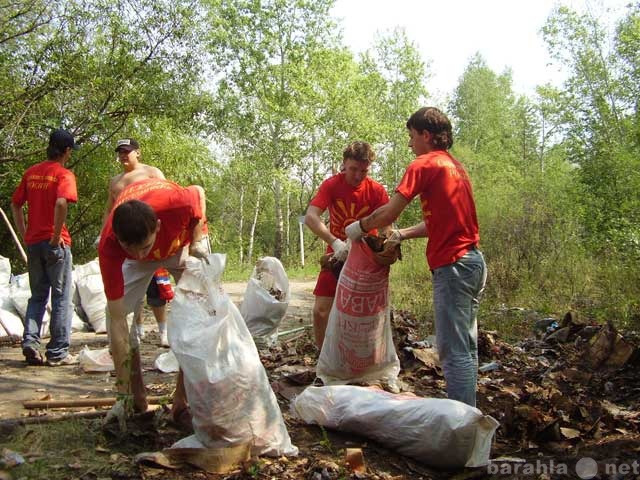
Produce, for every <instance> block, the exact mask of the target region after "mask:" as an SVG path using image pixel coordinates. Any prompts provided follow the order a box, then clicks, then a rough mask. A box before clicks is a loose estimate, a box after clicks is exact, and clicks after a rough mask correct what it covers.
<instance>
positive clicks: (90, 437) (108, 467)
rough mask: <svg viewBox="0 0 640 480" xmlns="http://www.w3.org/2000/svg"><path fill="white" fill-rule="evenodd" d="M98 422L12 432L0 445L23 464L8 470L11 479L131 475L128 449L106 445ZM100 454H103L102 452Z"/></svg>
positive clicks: (64, 479) (61, 479)
mask: <svg viewBox="0 0 640 480" xmlns="http://www.w3.org/2000/svg"><path fill="white" fill-rule="evenodd" d="M100 422H101V419H99V420H66V421H63V422H56V423H55V424H42V425H29V426H26V427H20V428H18V429H16V430H15V431H14V432H13V433H12V434H11V435H9V436H8V438H6V437H3V438H2V440H1V441H0V450H1V449H4V448H8V449H9V450H12V451H14V452H17V453H19V454H20V455H22V456H23V457H24V458H25V460H26V463H24V464H22V465H19V466H17V467H14V468H12V469H11V474H12V476H13V478H16V479H19V478H25V479H41V478H46V479H48V480H68V479H70V478H96V477H97V478H99V477H107V478H111V476H112V475H113V474H118V473H120V474H135V472H136V471H137V468H136V466H135V465H134V464H133V462H132V458H131V456H132V455H134V454H135V453H138V452H131V450H130V448H128V447H130V446H127V445H122V446H121V448H120V447H119V446H118V445H108V442H107V439H106V438H105V437H104V435H103V434H102V431H101V429H100V426H99V425H100ZM102 450H104V451H102Z"/></svg>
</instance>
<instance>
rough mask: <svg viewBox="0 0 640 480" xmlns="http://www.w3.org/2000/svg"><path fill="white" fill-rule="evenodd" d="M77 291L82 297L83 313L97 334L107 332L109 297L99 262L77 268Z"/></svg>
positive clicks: (93, 261)
mask: <svg viewBox="0 0 640 480" xmlns="http://www.w3.org/2000/svg"><path fill="white" fill-rule="evenodd" d="M75 275H76V289H77V291H78V296H79V297H80V305H81V308H82V312H84V314H85V315H86V316H87V320H88V321H89V323H90V324H91V327H92V328H93V330H94V331H95V332H96V333H106V331H107V317H106V308H107V297H106V296H105V294H104V285H103V283H102V276H101V275H100V265H99V263H98V260H92V261H90V262H88V263H86V264H84V265H78V266H77V267H75Z"/></svg>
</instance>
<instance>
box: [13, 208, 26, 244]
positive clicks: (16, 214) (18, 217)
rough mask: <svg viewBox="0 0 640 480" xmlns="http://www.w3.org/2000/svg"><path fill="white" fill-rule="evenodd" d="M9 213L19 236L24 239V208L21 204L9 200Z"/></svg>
mask: <svg viewBox="0 0 640 480" xmlns="http://www.w3.org/2000/svg"><path fill="white" fill-rule="evenodd" d="M11 214H12V215H13V221H14V223H15V224H16V228H17V229H18V233H19V234H20V237H22V239H23V240H24V236H25V234H26V233H27V227H26V223H25V221H24V210H23V209H22V205H16V204H15V203H13V202H11Z"/></svg>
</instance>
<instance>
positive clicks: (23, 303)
mask: <svg viewBox="0 0 640 480" xmlns="http://www.w3.org/2000/svg"><path fill="white" fill-rule="evenodd" d="M9 291H10V295H11V301H12V302H13V306H14V307H15V309H16V310H17V311H18V314H19V315H20V317H21V318H22V320H24V318H25V316H26V314H27V304H28V303H29V299H30V298H31V288H30V287H29V274H28V273H22V274H20V275H14V276H13V277H11V283H10V284H9ZM50 319H51V299H49V302H48V303H47V308H46V309H45V311H44V316H43V317H42V327H41V328H40V338H46V337H48V336H49V320H50Z"/></svg>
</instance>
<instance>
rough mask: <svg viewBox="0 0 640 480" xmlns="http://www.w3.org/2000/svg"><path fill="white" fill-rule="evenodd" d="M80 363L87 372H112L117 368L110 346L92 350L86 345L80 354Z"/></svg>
mask: <svg viewBox="0 0 640 480" xmlns="http://www.w3.org/2000/svg"><path fill="white" fill-rule="evenodd" d="M78 363H79V364H80V366H81V367H82V370H84V371H85V372H87V373H89V372H111V371H113V370H115V366H114V365H113V358H112V357H111V353H109V349H108V348H101V349H99V350H90V349H89V347H87V346H86V345H85V346H84V348H83V349H82V351H81V352H80V354H79V355H78Z"/></svg>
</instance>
